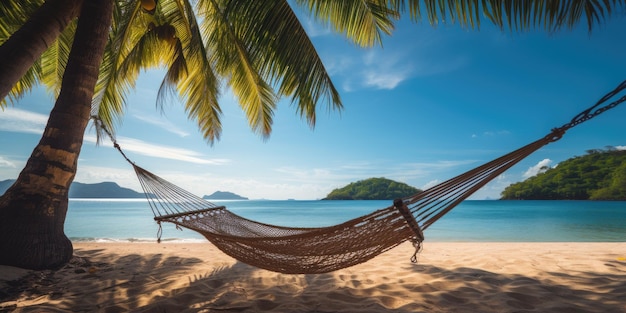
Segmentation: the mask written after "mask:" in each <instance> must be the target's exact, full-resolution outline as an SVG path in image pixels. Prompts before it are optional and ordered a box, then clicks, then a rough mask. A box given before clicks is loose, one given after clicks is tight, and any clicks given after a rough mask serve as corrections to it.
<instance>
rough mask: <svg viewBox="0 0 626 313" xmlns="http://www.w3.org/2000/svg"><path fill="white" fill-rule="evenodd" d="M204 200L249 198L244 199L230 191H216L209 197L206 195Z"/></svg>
mask: <svg viewBox="0 0 626 313" xmlns="http://www.w3.org/2000/svg"><path fill="white" fill-rule="evenodd" d="M202 198H203V199H211V200H248V198H246V197H242V196H240V195H237V194H234V193H232V192H228V191H216V192H214V193H212V194H210V195H208V196H207V195H205V196H204V197H202Z"/></svg>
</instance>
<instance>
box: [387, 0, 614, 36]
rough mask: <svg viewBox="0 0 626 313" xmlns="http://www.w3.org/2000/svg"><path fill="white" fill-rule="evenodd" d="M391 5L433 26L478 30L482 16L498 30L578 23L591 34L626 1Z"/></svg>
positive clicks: (448, 0) (441, 0)
mask: <svg viewBox="0 0 626 313" xmlns="http://www.w3.org/2000/svg"><path fill="white" fill-rule="evenodd" d="M389 5H390V6H392V7H395V8H397V9H398V10H399V11H404V10H405V9H406V7H407V6H408V10H409V14H410V16H411V18H412V19H414V20H421V19H422V18H424V17H425V18H426V19H427V20H428V22H429V23H431V24H433V25H435V24H437V23H439V22H440V21H444V22H446V21H450V22H453V23H454V22H458V23H459V24H461V25H462V26H464V27H471V28H478V27H479V26H480V22H481V17H483V16H484V17H485V18H487V19H488V20H489V21H491V22H492V23H494V24H495V25H497V26H498V27H500V28H503V29H504V28H508V29H511V30H520V31H524V30H529V29H534V28H542V27H543V28H544V29H545V30H547V31H549V32H555V31H558V30H560V29H562V28H563V27H566V28H573V27H574V26H576V25H578V24H579V23H580V22H581V20H584V21H585V22H586V24H587V28H588V30H589V31H590V32H591V31H592V30H593V28H594V27H595V26H596V25H599V24H602V23H603V22H604V21H605V20H606V18H608V17H609V16H610V15H611V14H613V13H614V12H615V11H616V10H617V8H620V7H621V8H622V9H623V8H624V7H625V6H626V1H625V0H576V1H572V0H523V1H521V0H467V1H458V0H408V1H405V0H390V3H389Z"/></svg>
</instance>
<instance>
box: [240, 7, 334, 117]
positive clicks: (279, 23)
mask: <svg viewBox="0 0 626 313" xmlns="http://www.w3.org/2000/svg"><path fill="white" fill-rule="evenodd" d="M237 15H238V16H242V20H243V21H251V20H258V21H262V22H258V23H242V24H241V25H240V28H241V29H242V31H241V32H240V33H241V34H242V35H241V36H242V38H243V40H244V41H245V42H247V43H248V45H249V50H250V54H251V55H252V59H253V60H255V63H256V64H259V65H258V66H259V69H260V72H261V74H262V76H263V77H264V79H266V80H267V81H269V82H271V83H272V84H273V85H276V86H277V87H278V88H277V94H278V95H279V96H281V97H282V96H290V97H291V100H292V103H293V104H295V105H296V110H297V112H298V113H299V114H300V116H301V117H303V118H306V120H307V121H308V123H309V125H310V126H312V127H313V126H314V125H315V120H316V108H317V105H318V104H319V103H320V102H325V103H327V104H328V108H329V109H337V110H340V109H341V108H342V104H341V99H340V97H339V93H338V91H337V90H336V89H335V87H334V85H333V83H332V81H331V79H330V76H329V75H328V73H327V72H326V69H325V67H324V64H323V63H322V60H321V59H320V57H319V55H318V54H317V51H316V49H315V47H314V46H313V43H312V42H311V41H310V38H309V37H308V35H307V34H306V31H305V30H304V27H303V26H302V25H301V23H300V21H299V20H298V18H297V16H296V14H295V13H294V12H293V10H292V8H291V7H290V6H289V4H288V3H287V1H267V2H266V3H263V2H262V1H261V2H258V1H257V2H255V4H249V3H247V4H246V5H245V6H241V7H240V8H238V11H237Z"/></svg>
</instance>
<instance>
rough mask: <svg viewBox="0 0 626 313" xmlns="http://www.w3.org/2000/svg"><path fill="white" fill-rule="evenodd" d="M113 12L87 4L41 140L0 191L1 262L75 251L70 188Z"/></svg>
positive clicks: (41, 261)
mask: <svg viewBox="0 0 626 313" xmlns="http://www.w3.org/2000/svg"><path fill="white" fill-rule="evenodd" d="M112 12H113V1H112V0H90V1H85V3H84V5H83V8H82V10H81V14H80V19H79V21H78V28H77V30H76V35H75V37H74V43H73V45H72V50H71V52H70V56H69V59H68V63H67V67H66V70H65V73H64V76H63V82H62V86H61V91H60V93H59V97H58V99H57V101H56V103H55V105H54V108H53V109H52V112H51V113H50V118H49V119H48V124H47V125H46V128H45V130H44V133H43V136H42V138H41V141H40V142H39V144H38V145H37V147H35V149H34V151H33V153H32V155H31V156H30V158H29V159H28V162H27V163H26V166H25V167H24V169H23V170H22V172H21V173H20V175H19V177H18V178H17V180H16V182H15V183H14V184H13V186H11V187H10V188H9V189H8V190H7V191H6V193H5V194H4V195H3V196H1V197H0V264H4V265H12V266H18V267H22V268H30V269H47V268H56V267H59V266H62V265H63V264H65V263H67V262H68V261H69V260H70V258H71V257H72V243H71V242H70V240H69V239H68V238H67V236H66V235H65V232H64V223H65V215H66V213H67V206H68V193H69V187H70V184H71V183H72V181H73V180H74V176H75V174H76V168H77V162H78V155H79V153H80V149H81V146H82V142H83V136H84V132H85V128H86V127H87V123H88V122H89V117H90V111H91V100H92V98H93V93H94V88H95V84H96V81H97V78H98V69H99V67H100V63H101V62H102V56H103V53H104V47H105V44H106V42H107V39H108V34H109V27H110V25H111V20H112Z"/></svg>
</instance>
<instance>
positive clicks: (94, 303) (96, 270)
mask: <svg viewBox="0 0 626 313" xmlns="http://www.w3.org/2000/svg"><path fill="white" fill-rule="evenodd" d="M412 253H413V247H412V246H411V245H410V244H404V245H401V246H399V247H397V248H395V249H393V250H391V251H389V252H387V253H385V254H383V255H380V256H379V257H377V258H375V259H373V260H372V261H370V262H367V263H364V264H360V265H357V266H354V267H350V268H347V269H343V270H340V271H336V272H332V273H327V274H317V275H286V274H278V273H274V272H269V271H265V270H260V269H257V268H254V267H251V266H248V265H246V264H242V263H240V262H237V261H236V260H234V259H232V258H230V257H228V256H226V255H225V254H223V253H221V252H220V251H219V250H217V249H216V248H215V247H214V246H212V245H211V244H210V243H208V242H207V243H161V244H157V243H95V242H91V243H75V257H74V259H73V260H72V262H71V263H70V264H68V265H67V266H65V267H63V268H61V269H59V270H56V271H26V270H22V269H17V268H13V267H7V266H0V290H1V291H0V312H567V313H571V312H626V243H479V242H473V243H443V242H435V243H429V242H426V243H425V247H424V250H423V251H422V252H421V254H420V255H419V260H418V263H417V264H413V263H411V262H410V261H409V259H410V256H411V254H412Z"/></svg>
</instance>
